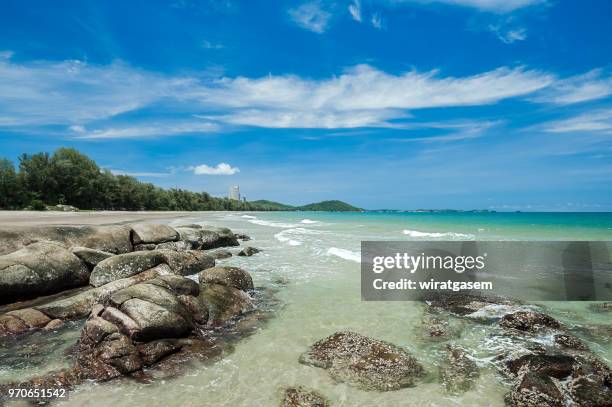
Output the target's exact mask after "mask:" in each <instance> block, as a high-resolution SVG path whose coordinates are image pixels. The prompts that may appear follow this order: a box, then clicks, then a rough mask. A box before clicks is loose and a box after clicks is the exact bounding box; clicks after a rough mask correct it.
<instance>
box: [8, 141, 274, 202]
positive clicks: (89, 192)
mask: <svg viewBox="0 0 612 407" xmlns="http://www.w3.org/2000/svg"><path fill="white" fill-rule="evenodd" d="M17 167H18V168H17V169H16V168H15V165H14V164H13V162H12V161H10V160H8V159H5V158H0V208H2V209H23V208H31V209H44V208H45V207H46V205H57V204H65V205H72V206H75V207H77V208H79V209H104V210H132V211H133V210H161V211H214V210H226V211H228V210H229V211H233V210H240V211H242V210H244V211H256V210H274V209H277V208H275V207H273V206H271V205H265V204H262V203H260V204H257V203H251V202H242V201H236V200H230V199H227V198H215V197H212V196H210V194H208V193H206V192H191V191H186V190H183V189H177V188H172V189H163V188H160V187H157V186H155V185H153V184H151V183H146V182H140V181H138V180H137V179H136V178H134V177H131V176H127V175H115V174H113V173H111V172H110V171H109V170H103V169H101V168H100V167H99V166H98V165H97V164H96V163H95V161H93V160H92V159H90V158H89V157H87V156H86V155H84V154H81V153H80V152H78V151H77V150H75V149H72V148H60V149H58V150H57V151H55V152H54V153H53V154H52V155H49V154H48V153H37V154H32V155H30V154H22V155H20V156H19V164H18V166H17Z"/></svg>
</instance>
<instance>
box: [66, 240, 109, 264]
mask: <svg viewBox="0 0 612 407" xmlns="http://www.w3.org/2000/svg"><path fill="white" fill-rule="evenodd" d="M70 251H71V252H72V253H74V255H75V256H77V257H78V258H79V259H81V260H83V262H84V263H85V264H87V266H88V267H89V268H91V269H93V268H94V267H96V266H97V265H98V263H100V262H101V261H102V260H106V259H108V258H109V257H113V256H114V254H113V253H109V252H105V251H102V250H96V249H90V248H89V247H81V246H75V247H72V248H71V249H70Z"/></svg>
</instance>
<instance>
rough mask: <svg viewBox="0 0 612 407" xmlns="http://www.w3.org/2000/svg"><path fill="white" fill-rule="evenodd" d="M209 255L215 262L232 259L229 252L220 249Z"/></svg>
mask: <svg viewBox="0 0 612 407" xmlns="http://www.w3.org/2000/svg"><path fill="white" fill-rule="evenodd" d="M210 255H211V256H212V257H213V258H214V259H215V260H219V259H228V258H230V257H232V252H230V251H229V250H225V249H221V250H215V251H214V252H212V253H210Z"/></svg>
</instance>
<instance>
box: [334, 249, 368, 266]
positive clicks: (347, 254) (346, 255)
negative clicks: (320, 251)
mask: <svg viewBox="0 0 612 407" xmlns="http://www.w3.org/2000/svg"><path fill="white" fill-rule="evenodd" d="M327 254H328V255H329V256H337V257H340V258H342V259H345V260H350V261H354V262H356V263H361V254H359V253H358V252H352V251H350V250H346V249H339V248H337V247H330V248H329V249H327Z"/></svg>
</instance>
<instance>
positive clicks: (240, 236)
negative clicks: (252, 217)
mask: <svg viewBox="0 0 612 407" xmlns="http://www.w3.org/2000/svg"><path fill="white" fill-rule="evenodd" d="M234 237H235V238H236V239H238V240H242V241H244V242H246V241H249V240H251V237H250V236H248V235H245V234H244V233H234Z"/></svg>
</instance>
